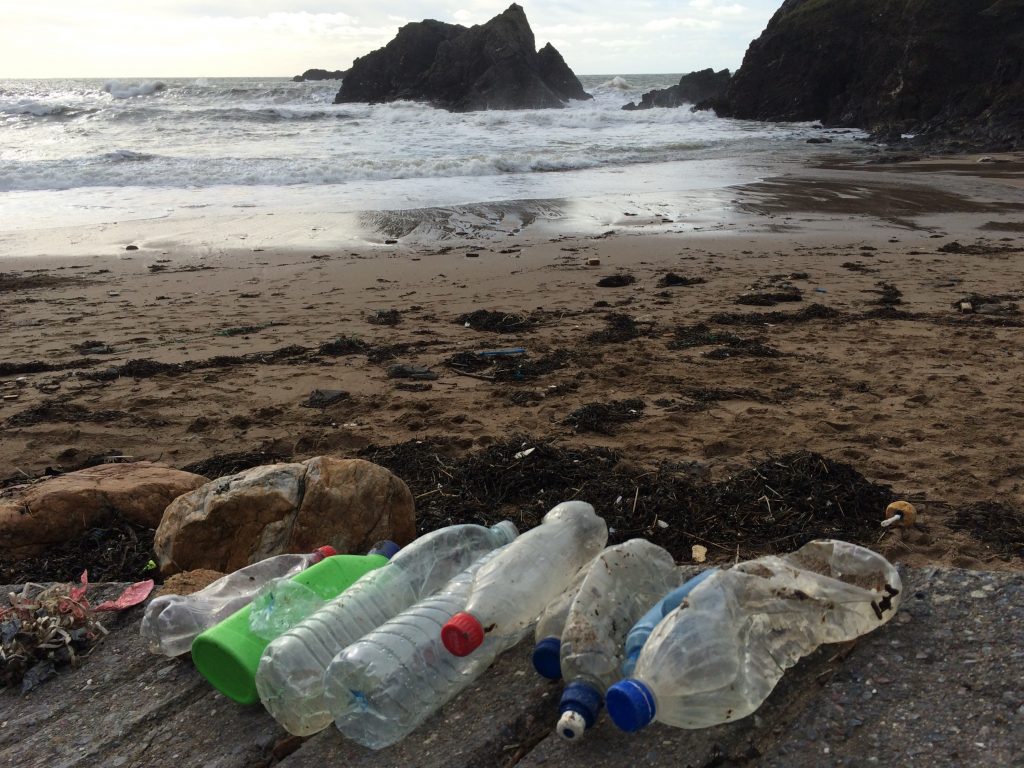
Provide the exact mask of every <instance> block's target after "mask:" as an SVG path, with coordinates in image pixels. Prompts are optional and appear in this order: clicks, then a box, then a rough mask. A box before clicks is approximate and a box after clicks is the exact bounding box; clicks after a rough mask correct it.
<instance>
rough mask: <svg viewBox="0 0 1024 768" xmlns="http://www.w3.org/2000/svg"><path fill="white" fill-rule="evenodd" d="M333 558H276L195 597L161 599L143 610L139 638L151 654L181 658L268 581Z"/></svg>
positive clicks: (325, 550)
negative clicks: (211, 628)
mask: <svg viewBox="0 0 1024 768" xmlns="http://www.w3.org/2000/svg"><path fill="white" fill-rule="evenodd" d="M334 554H336V552H335V551H334V548H333V547H321V548H320V549H318V550H316V551H315V552H310V553H309V554H294V555H291V554H289V555H276V556H275V557H268V558H267V559H265V560H260V561H259V562H257V563H253V564H252V565H247V566H245V567H244V568H240V569H238V570H237V571H234V572H233V573H229V574H228V575H227V576H222V577H221V578H219V579H217V580H216V581H215V582H213V583H212V584H210V585H209V586H207V587H205V588H203V589H201V590H200V591H198V592H195V593H194V594H191V595H161V596H160V597H157V598H155V599H154V600H153V601H152V602H150V604H149V605H148V606H146V613H145V615H144V616H143V617H142V630H141V631H142V636H143V637H145V638H146V639H147V640H149V650H150V651H151V652H152V653H159V654H163V655H164V656H180V655H181V654H183V653H186V652H188V650H189V649H190V648H191V647H192V641H193V640H195V639H196V637H197V636H198V635H199V634H200V633H201V632H203V631H204V630H206V629H209V628H210V627H212V626H214V625H215V624H217V623H219V622H220V621H222V620H224V619H226V618H227V617H228V616H230V615H231V614H233V613H234V612H235V611H237V610H238V609H239V608H242V607H243V606H245V605H248V604H249V603H250V602H251V601H252V599H253V597H254V596H255V594H256V591H257V590H258V589H259V588H260V587H262V586H263V585H264V584H266V583H267V582H268V581H270V580H271V579H275V578H279V577H288V576H293V575H295V574H296V573H298V572H299V571H301V570H303V569H305V568H308V567H309V566H311V565H314V564H315V563H319V562H320V561H321V560H323V559H324V558H325V557H330V556H331V555H334Z"/></svg>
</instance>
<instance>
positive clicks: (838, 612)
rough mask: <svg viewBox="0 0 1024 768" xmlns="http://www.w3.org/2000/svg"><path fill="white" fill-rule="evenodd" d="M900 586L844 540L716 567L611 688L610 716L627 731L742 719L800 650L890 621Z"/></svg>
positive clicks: (878, 559)
mask: <svg viewBox="0 0 1024 768" xmlns="http://www.w3.org/2000/svg"><path fill="white" fill-rule="evenodd" d="M901 590H902V584H901V582H900V577H899V573H898V572H897V571H896V569H895V568H894V567H893V566H892V564H890V563H889V562H888V561H887V560H886V559H885V558H883V557H882V556H881V555H878V554H876V553H874V552H872V551H870V550H868V549H864V548H863V547H859V546H857V545H855V544H848V543H846V542H842V541H832V540H822V541H812V542H810V543H809V544H806V545H805V546H803V547H801V548H800V549H799V550H797V551H796V552H794V553H792V554H789V555H786V556H784V557H776V556H766V557H760V558H758V559H756V560H751V561H748V562H745V563H740V564H739V565H736V566H733V567H732V568H729V569H728V570H722V571H718V572H717V573H715V574H713V575H712V576H710V577H708V578H707V580H706V581H704V583H702V584H700V585H698V586H697V587H696V588H695V589H694V590H693V591H692V592H691V593H690V595H689V597H687V598H686V600H685V601H684V602H683V603H682V604H681V605H680V606H679V608H677V609H676V610H675V611H673V612H672V613H670V614H669V615H668V616H667V617H665V619H664V621H662V622H661V623H660V624H658V626H657V627H656V628H655V630H654V632H653V633H652V634H651V637H650V639H648V641H647V643H646V645H644V648H643V651H641V653H640V659H639V661H638V662H637V665H636V670H635V672H634V676H633V677H632V678H628V679H626V680H622V681H620V682H618V683H616V684H615V685H613V686H612V687H611V688H610V689H609V690H608V693H607V695H606V702H607V705H608V713H609V714H610V715H611V718H612V720H613V721H614V722H615V724H616V725H618V726H619V727H620V728H622V729H623V730H625V731H636V730H639V729H640V728H643V727H644V726H646V725H647V724H648V723H650V722H651V721H653V720H658V721H659V722H662V723H666V724H668V725H673V726H676V727H679V728H707V727H710V726H712V725H717V724H719V723H726V722H732V721H734V720H739V719H740V718H743V717H746V716H747V715H749V714H751V713H752V712H754V711H755V710H756V709H757V708H758V707H759V706H761V704H762V703H763V702H764V700H765V699H766V698H767V697H768V695H769V694H770V693H771V692H772V689H773V688H774V687H775V685H776V683H778V681H779V678H781V677H782V674H783V673H784V672H785V670H787V669H789V668H790V667H791V666H793V665H794V664H795V663H796V662H797V660H798V659H800V658H801V657H802V656H805V655H807V654H809V653H811V652H812V651H813V650H814V649H815V648H817V647H818V646H819V645H821V644H823V643H838V642H844V641H847V640H852V639H854V638H856V637H859V636H860V635H862V634H864V633H866V632H870V631H871V630H873V629H875V628H877V627H879V626H881V625H882V624H884V623H885V622H886V621H888V620H889V619H890V618H891V617H892V616H893V614H895V612H896V609H897V607H898V605H899V600H900V592H901Z"/></svg>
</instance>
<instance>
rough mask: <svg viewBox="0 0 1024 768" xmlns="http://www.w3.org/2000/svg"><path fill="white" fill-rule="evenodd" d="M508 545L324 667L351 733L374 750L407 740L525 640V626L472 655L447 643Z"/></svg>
mask: <svg viewBox="0 0 1024 768" xmlns="http://www.w3.org/2000/svg"><path fill="white" fill-rule="evenodd" d="M500 552H501V550H498V551H497V552H492V553H489V554H487V555H485V556H484V557H483V558H482V559H481V560H478V561H477V562H476V563H474V564H473V565H472V566H470V567H469V568H468V569H467V570H465V571H463V572H462V573H460V574H459V575H458V576H456V577H455V578H454V579H452V580H451V581H450V582H448V584H447V585H446V586H445V587H444V589H442V590H441V591H440V592H438V593H437V594H435V595H433V596H431V597H428V598H426V599H425V600H422V601H421V602H419V603H417V604H416V605H414V606H413V607H412V608H409V609H408V610H406V611H404V612H402V613H400V614H399V615H398V616H396V617H395V618H393V619H391V620H390V621H388V622H385V623H384V624H382V625H381V626H379V627H377V629H375V630H373V631H372V632H370V633H369V634H368V635H366V636H365V637H363V638H362V639H360V640H357V641H356V642H354V643H352V644H351V645H350V646H348V647H347V648H346V649H345V650H343V651H342V652H341V653H339V654H338V655H337V656H335V658H334V660H333V661H332V662H331V665H330V666H329V667H328V668H327V671H326V673H325V674H324V700H325V702H326V704H327V708H328V709H329V710H330V712H331V714H332V716H333V717H334V724H335V725H336V726H337V727H338V730H340V731H341V733H342V734H343V735H344V736H346V737H347V738H349V739H352V740H353V741H355V742H357V743H359V744H362V745H363V746H366V747H370V748H372V749H382V748H383V747H387V746H390V745H391V744H394V743H396V742H397V741H400V740H401V739H403V738H404V737H405V736H407V735H408V734H409V733H411V732H412V731H413V730H415V729H416V728H417V727H418V726H419V725H420V724H421V723H422V722H423V721H424V720H426V719H427V718H428V717H429V716H430V715H431V714H433V713H434V712H436V711H437V710H438V709H439V708H440V707H442V706H443V705H444V704H445V703H446V702H448V701H450V700H451V699H453V698H454V697H455V696H456V695H458V694H459V692H460V691H462V690H464V689H465V688H466V687H468V686H469V685H471V684H472V683H473V681H474V680H476V679H477V677H479V675H480V674H481V673H483V672H484V670H486V669H487V667H489V666H490V665H491V663H492V662H493V661H494V659H495V658H496V657H497V656H498V654H500V653H502V652H503V651H505V650H507V649H508V648H510V647H512V646H513V645H515V644H516V643H517V642H518V641H519V640H520V638H521V636H522V633H520V634H519V635H516V636H502V637H497V636H495V637H493V638H489V639H488V640H487V641H486V642H485V643H484V645H483V647H482V648H480V650H479V651H478V652H477V653H474V654H472V655H471V656H465V657H458V656H452V655H451V654H450V653H448V652H447V651H446V650H445V649H444V646H443V645H442V644H441V627H442V626H443V625H444V623H445V622H446V621H448V620H449V619H450V618H451V617H452V616H454V615H455V614H456V613H457V612H458V611H460V610H461V609H462V608H463V606H465V604H466V597H467V595H468V594H469V591H470V588H471V586H472V583H473V577H474V575H475V574H476V572H477V571H478V570H479V569H480V568H482V567H484V566H485V565H486V563H487V562H489V561H491V560H493V559H494V557H496V556H497V555H499V554H500Z"/></svg>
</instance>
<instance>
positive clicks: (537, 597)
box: [441, 501, 608, 656]
mask: <svg viewBox="0 0 1024 768" xmlns="http://www.w3.org/2000/svg"><path fill="white" fill-rule="evenodd" d="M607 541H608V526H607V525H606V524H605V522H604V520H602V519H601V518H600V517H598V516H597V514H595V512H594V508H593V507H592V506H590V505H589V504H587V503H585V502H582V501H566V502H563V503H561V504H559V505H557V506H556V507H554V508H553V509H552V510H551V511H550V512H548V513H547V514H546V515H544V519H543V520H542V521H541V524H540V525H538V526H537V527H536V528H534V529H532V530H530V531H527V532H526V533H524V534H523V535H522V536H520V537H519V538H518V539H516V541H515V542H514V543H513V544H512V545H511V546H509V547H507V548H506V549H505V550H504V551H503V552H502V553H501V556H500V557H496V558H494V559H493V560H491V561H490V562H489V563H487V565H486V566H484V567H483V568H481V569H480V571H479V572H478V573H477V575H476V578H475V579H474V580H473V588H472V590H471V591H470V594H469V597H468V598H467V600H466V609H465V610H464V611H461V612H460V613H457V614H455V616H453V617H452V619H451V620H450V621H449V622H448V623H447V624H445V625H444V628H443V629H442V630H441V638H442V641H443V642H444V647H445V648H447V649H448V650H449V651H450V652H451V653H453V654H455V655H456V656H466V655H468V654H470V653H472V652H473V651H474V650H476V649H477V648H479V647H480V646H481V645H482V644H483V642H484V639H485V638H486V637H487V636H488V635H491V634H494V635H499V636H501V635H505V636H512V635H517V634H519V633H521V632H522V631H523V630H524V629H525V628H526V627H527V626H529V625H530V624H532V623H533V622H534V621H535V620H536V619H537V617H538V616H539V615H540V614H541V613H542V612H543V611H544V609H545V608H546V607H547V605H548V604H549V603H551V601H552V600H554V599H555V598H556V597H558V595H559V594H561V593H562V592H564V591H565V590H566V589H567V588H568V586H569V585H570V584H571V583H572V580H573V577H574V576H575V575H576V573H577V572H578V571H579V570H580V569H581V568H582V567H583V566H584V565H586V564H587V563H588V562H590V561H591V560H593V559H594V557H596V556H597V554H598V553H599V552H600V551H601V550H602V549H603V548H604V545H605V542H607Z"/></svg>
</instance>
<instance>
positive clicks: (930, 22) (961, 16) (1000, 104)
mask: <svg viewBox="0 0 1024 768" xmlns="http://www.w3.org/2000/svg"><path fill="white" fill-rule="evenodd" d="M703 106H707V107H711V108H714V109H715V110H716V111H717V112H718V114H719V115H724V116H729V117H739V118H748V119H756V120H821V121H822V122H823V123H825V124H826V125H832V126H847V127H860V128H865V129H868V130H873V131H877V132H880V133H884V134H886V135H890V136H897V137H898V136H899V135H900V134H901V133H919V134H926V135H929V136H935V137H943V136H945V137H950V138H952V139H959V140H963V141H967V142H970V143H971V144H973V145H975V146H978V147H986V148H990V149H1000V148H1002V149H1019V148H1020V147H1021V146H1024V0H786V2H784V3H783V4H782V7H781V8H779V10H778V11H777V12H776V13H775V16H773V17H772V19H771V21H770V22H769V23H768V27H767V28H766V29H765V31H764V32H763V33H762V34H761V36H760V37H759V38H758V39H757V40H755V41H754V42H752V43H751V44H750V47H749V48H748V49H747V53H746V56H745V57H744V59H743V65H742V67H740V69H739V71H738V72H737V73H736V75H735V77H733V79H732V81H731V82H730V84H729V88H728V90H727V92H726V94H725V95H724V96H723V97H721V98H719V99H709V100H708V101H707V102H705V104H704V105H703Z"/></svg>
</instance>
